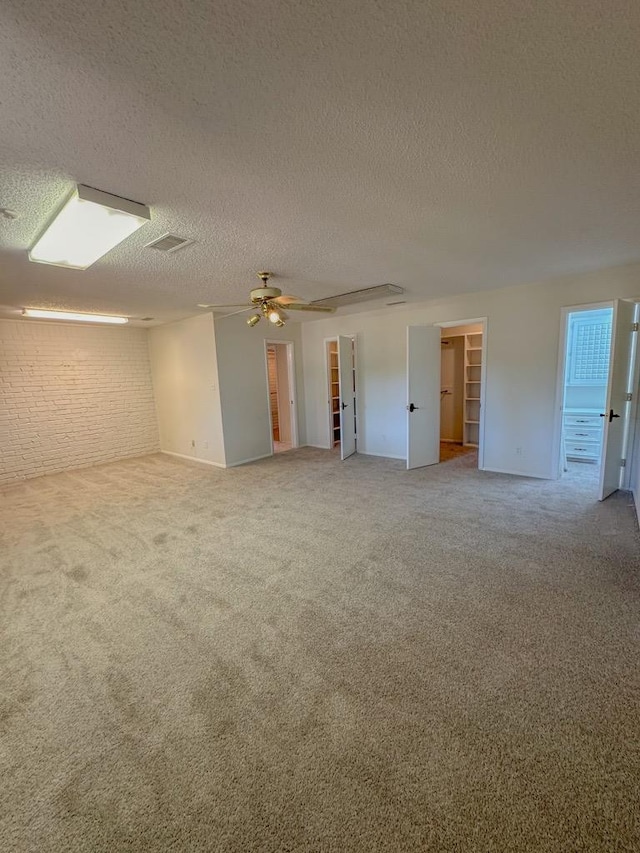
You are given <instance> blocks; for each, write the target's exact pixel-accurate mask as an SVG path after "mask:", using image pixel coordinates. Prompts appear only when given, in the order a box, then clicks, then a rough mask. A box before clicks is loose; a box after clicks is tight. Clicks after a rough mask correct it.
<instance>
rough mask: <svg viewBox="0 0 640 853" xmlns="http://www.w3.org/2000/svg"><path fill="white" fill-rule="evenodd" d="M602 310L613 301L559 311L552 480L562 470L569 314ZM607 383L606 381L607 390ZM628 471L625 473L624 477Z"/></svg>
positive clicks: (556, 477) (566, 307)
mask: <svg viewBox="0 0 640 853" xmlns="http://www.w3.org/2000/svg"><path fill="white" fill-rule="evenodd" d="M602 308H613V300H609V301H608V302H585V303H584V304H583V305H565V306H563V307H562V308H561V309H560V340H559V343H558V372H557V376H556V406H555V412H556V416H555V418H554V427H553V448H552V452H553V457H552V458H553V459H555V460H556V466H554V468H555V470H554V469H552V474H554V479H555V480H559V479H560V477H562V473H563V470H564V454H563V452H562V450H563V448H562V420H563V415H564V386H565V372H566V368H567V329H568V324H569V314H576V313H579V312H580V311H597V310H599V309H602ZM608 387H609V381H608V380H607V388H608ZM600 463H602V449H601V451H600ZM627 476H628V471H625V477H627Z"/></svg>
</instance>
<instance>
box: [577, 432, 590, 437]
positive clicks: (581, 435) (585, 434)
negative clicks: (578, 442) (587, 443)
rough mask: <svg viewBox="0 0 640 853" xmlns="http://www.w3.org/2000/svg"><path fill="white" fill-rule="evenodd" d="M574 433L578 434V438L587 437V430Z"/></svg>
mask: <svg viewBox="0 0 640 853" xmlns="http://www.w3.org/2000/svg"><path fill="white" fill-rule="evenodd" d="M576 435H579V436H580V438H589V433H588V432H577V433H576Z"/></svg>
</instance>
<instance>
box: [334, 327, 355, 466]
mask: <svg viewBox="0 0 640 853" xmlns="http://www.w3.org/2000/svg"><path fill="white" fill-rule="evenodd" d="M338 375H339V378H340V458H341V459H346V458H347V457H348V456H352V455H353V454H354V453H355V452H356V419H355V387H354V375H353V341H352V340H351V338H347V337H345V336H344V335H338Z"/></svg>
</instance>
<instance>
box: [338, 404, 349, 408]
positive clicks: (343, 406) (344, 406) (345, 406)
mask: <svg viewBox="0 0 640 853" xmlns="http://www.w3.org/2000/svg"><path fill="white" fill-rule="evenodd" d="M340 405H341V406H342V408H343V409H346V408H347V406H348V405H349V404H348V403H340Z"/></svg>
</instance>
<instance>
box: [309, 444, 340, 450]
mask: <svg viewBox="0 0 640 853" xmlns="http://www.w3.org/2000/svg"><path fill="white" fill-rule="evenodd" d="M302 447H315V448H316V450H333V448H332V447H328V446H327V445H326V444H303V445H302Z"/></svg>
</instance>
